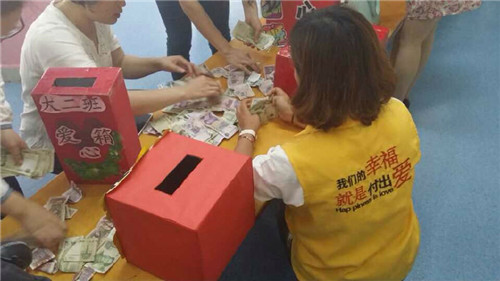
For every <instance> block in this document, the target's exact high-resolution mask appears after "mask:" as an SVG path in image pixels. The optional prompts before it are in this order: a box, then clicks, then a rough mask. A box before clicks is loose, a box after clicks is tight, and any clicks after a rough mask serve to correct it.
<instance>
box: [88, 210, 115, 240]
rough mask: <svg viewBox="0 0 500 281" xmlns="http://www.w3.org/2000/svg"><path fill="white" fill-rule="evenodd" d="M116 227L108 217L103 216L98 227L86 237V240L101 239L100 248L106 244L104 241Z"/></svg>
mask: <svg viewBox="0 0 500 281" xmlns="http://www.w3.org/2000/svg"><path fill="white" fill-rule="evenodd" d="M113 229H114V225H113V222H112V221H110V220H109V219H108V218H107V217H106V216H103V217H101V218H100V219H99V221H98V222H97V225H96V227H95V228H94V229H93V230H92V231H90V232H89V234H87V236H85V237H86V238H97V239H99V244H98V248H100V247H101V246H102V244H103V243H104V239H105V238H106V237H107V236H108V235H109V234H110V233H111V232H112V231H113Z"/></svg>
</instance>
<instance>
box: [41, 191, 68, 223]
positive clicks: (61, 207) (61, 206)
mask: <svg viewBox="0 0 500 281" xmlns="http://www.w3.org/2000/svg"><path fill="white" fill-rule="evenodd" d="M67 201H68V197H66V196H57V197H50V198H49V200H48V201H47V203H45V205H44V207H45V209H47V210H49V212H51V213H53V214H54V215H56V216H57V217H58V218H60V219H61V220H62V221H64V220H65V219H66V202H67Z"/></svg>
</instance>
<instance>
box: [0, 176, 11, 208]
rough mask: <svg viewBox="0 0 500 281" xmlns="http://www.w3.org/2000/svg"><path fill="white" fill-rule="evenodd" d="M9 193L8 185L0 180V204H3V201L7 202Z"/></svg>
mask: <svg viewBox="0 0 500 281" xmlns="http://www.w3.org/2000/svg"><path fill="white" fill-rule="evenodd" d="M11 193H12V189H11V188H10V187H9V184H8V183H7V182H6V181H4V180H3V179H0V202H2V203H3V202H4V201H5V200H7V198H9V195H10V194H11Z"/></svg>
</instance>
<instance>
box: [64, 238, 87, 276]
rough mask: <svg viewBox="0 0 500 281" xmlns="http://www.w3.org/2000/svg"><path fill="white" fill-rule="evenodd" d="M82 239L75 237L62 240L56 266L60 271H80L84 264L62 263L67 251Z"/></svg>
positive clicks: (78, 262)
mask: <svg viewBox="0 0 500 281" xmlns="http://www.w3.org/2000/svg"><path fill="white" fill-rule="evenodd" d="M82 238H83V236H76V237H69V238H66V239H64V241H63V242H62V245H61V246H60V247H59V252H58V254H57V264H58V267H59V270H60V271H62V272H79V271H80V270H81V269H82V266H83V265H84V262H82V261H64V257H65V255H66V253H67V252H68V250H69V249H71V247H72V246H73V245H74V244H76V243H77V241H79V240H80V239H82Z"/></svg>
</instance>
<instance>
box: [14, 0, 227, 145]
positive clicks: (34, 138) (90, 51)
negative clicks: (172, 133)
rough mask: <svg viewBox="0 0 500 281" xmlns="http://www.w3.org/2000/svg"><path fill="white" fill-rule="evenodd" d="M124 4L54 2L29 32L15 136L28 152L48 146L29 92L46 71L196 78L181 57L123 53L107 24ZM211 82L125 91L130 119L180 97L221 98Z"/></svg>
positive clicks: (198, 80)
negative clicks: (174, 74) (73, 69)
mask: <svg viewBox="0 0 500 281" xmlns="http://www.w3.org/2000/svg"><path fill="white" fill-rule="evenodd" d="M124 6H125V1H114V0H113V1H110V0H98V1H76V0H75V1H70V0H62V1H58V2H56V1H54V2H52V3H51V4H50V5H49V6H48V7H47V8H46V9H45V10H44V11H43V12H42V14H40V16H39V17H38V19H37V20H36V21H35V22H33V24H32V25H31V27H30V28H29V30H28V32H27V34H26V38H25V41H24V44H23V47H22V50H21V65H20V71H21V81H22V90H23V93H22V98H23V101H24V110H23V113H22V115H21V136H22V137H23V139H25V140H26V143H27V144H28V146H29V147H30V148H52V144H51V142H50V139H49V137H48V135H47V132H46V131H45V127H44V125H43V123H42V120H41V119H40V115H39V114H38V111H37V108H36V105H35V103H34V101H33V99H32V97H31V91H32V90H33V88H34V87H35V86H36V84H37V83H38V81H39V80H40V78H41V76H42V75H43V73H44V72H45V71H46V70H47V68H49V67H111V66H114V67H121V68H122V71H123V76H124V78H127V79H135V78H141V77H144V76H147V75H149V74H152V73H154V72H157V71H172V72H182V73H186V74H187V75H198V74H200V73H198V71H197V69H196V67H195V66H194V65H193V64H192V63H190V62H188V61H187V60H185V59H184V58H182V57H181V56H170V57H157V58H139V57H134V56H130V55H126V54H124V52H123V50H122V49H121V47H120V45H119V43H118V40H117V39H116V36H114V34H113V32H112V31H111V28H110V26H109V25H111V24H114V23H115V22H116V21H117V20H118V18H119V17H120V14H121V12H122V8H123V7H124ZM221 92H222V91H221V88H220V85H219V84H218V83H217V82H216V81H215V80H213V79H210V78H208V77H205V76H203V75H202V76H199V77H197V78H194V79H192V80H190V81H189V82H188V83H187V84H186V85H185V86H181V87H175V88H168V89H158V90H145V91H129V98H130V104H131V106H132V111H133V112H134V114H136V115H140V114H144V113H148V112H153V111H156V110H159V109H162V108H164V107H165V106H167V105H169V104H173V103H176V102H179V101H182V100H186V99H195V98H200V97H206V96H216V95H220V94H221Z"/></svg>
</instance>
